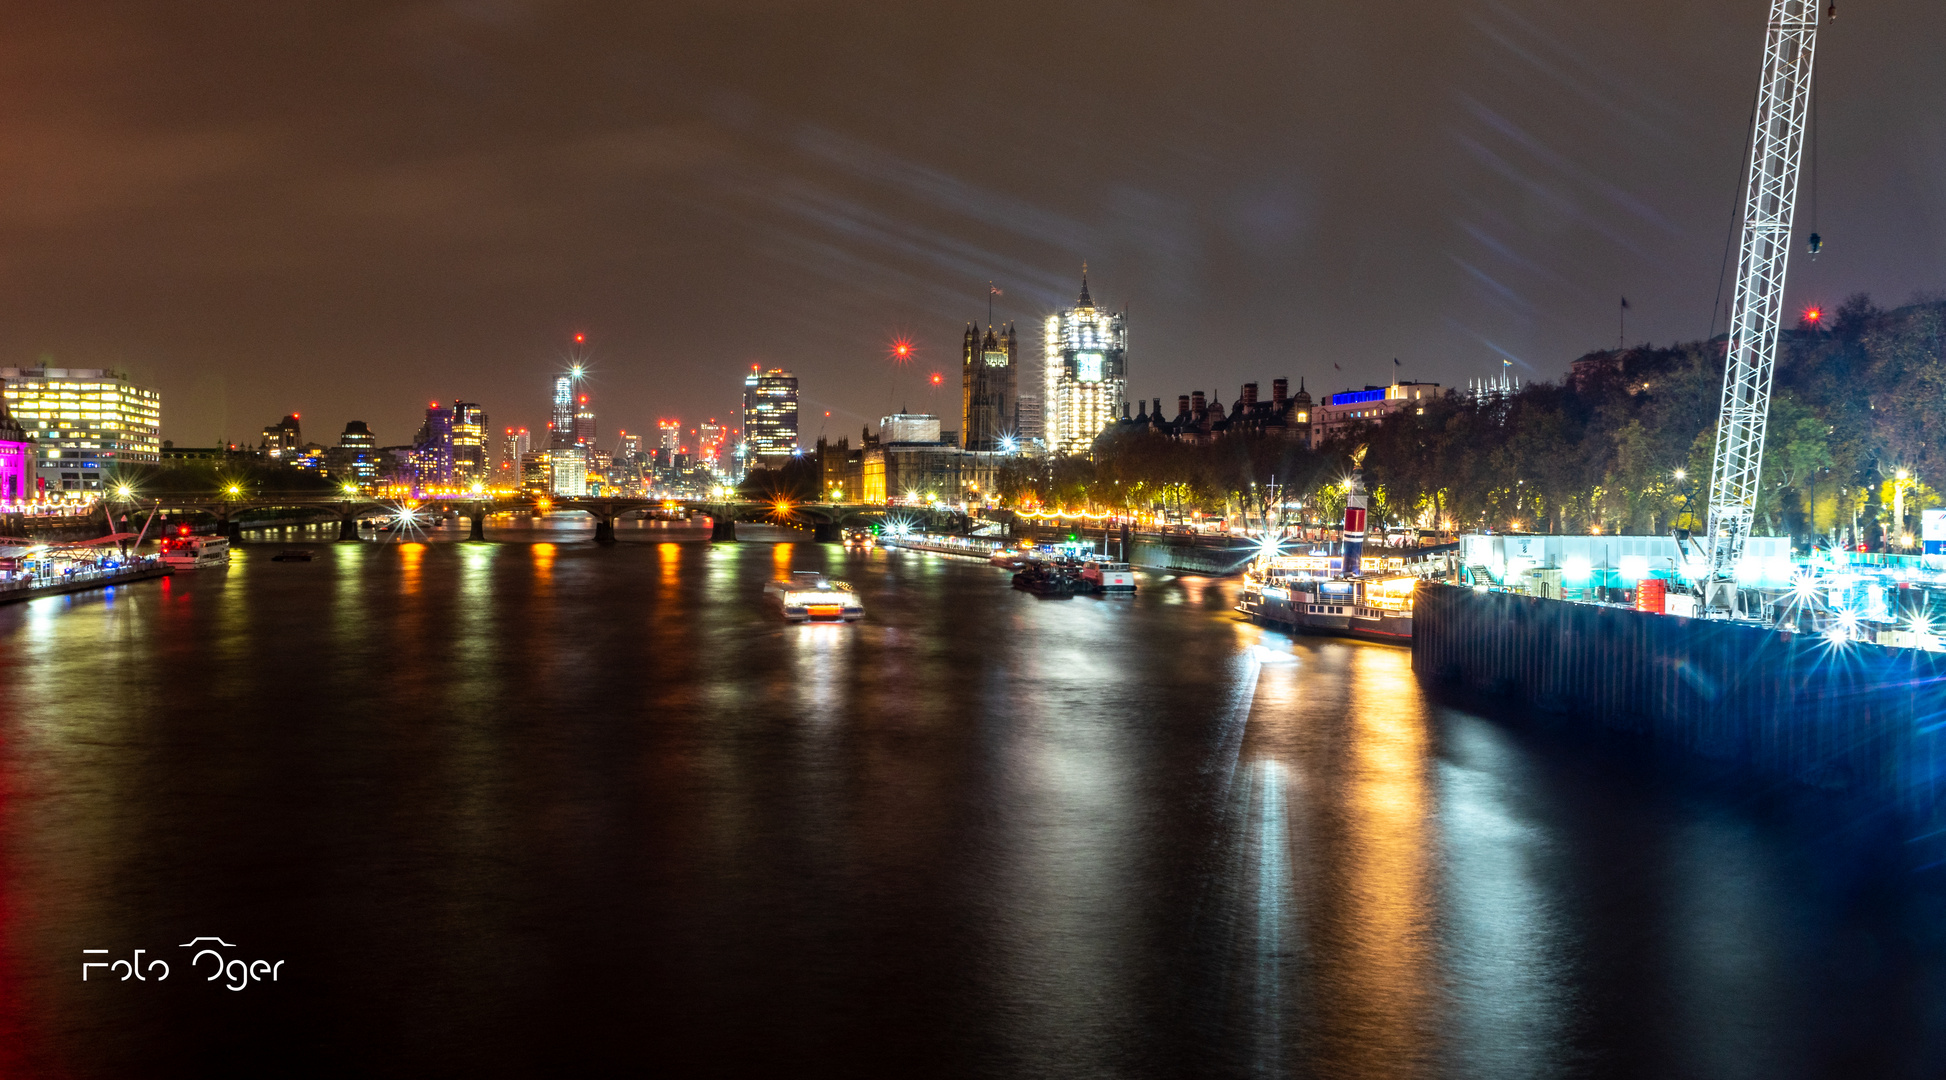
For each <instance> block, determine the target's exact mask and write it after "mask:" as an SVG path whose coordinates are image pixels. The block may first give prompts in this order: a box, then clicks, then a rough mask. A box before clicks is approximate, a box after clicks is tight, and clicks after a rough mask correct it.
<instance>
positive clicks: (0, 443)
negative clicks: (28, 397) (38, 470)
mask: <svg viewBox="0 0 1946 1080" xmlns="http://www.w3.org/2000/svg"><path fill="white" fill-rule="evenodd" d="M35 494H36V492H35V490H34V444H33V442H32V441H30V440H29V439H28V438H27V432H26V431H24V430H23V429H22V428H21V426H20V425H19V424H17V423H15V422H14V418H13V416H12V415H11V414H10V413H8V412H7V404H6V402H4V401H0V504H8V503H21V502H27V501H28V500H30V499H32V498H34V496H35Z"/></svg>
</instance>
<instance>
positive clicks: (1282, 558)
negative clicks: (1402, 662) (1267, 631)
mask: <svg viewBox="0 0 1946 1080" xmlns="http://www.w3.org/2000/svg"><path fill="white" fill-rule="evenodd" d="M1334 563H1335V564H1337V565H1336V566H1334V565H1333V564H1334ZM1342 565H1343V564H1342V562H1341V561H1340V560H1339V559H1337V558H1335V557H1332V556H1323V555H1279V556H1275V557H1272V558H1266V559H1259V560H1258V561H1257V564H1256V565H1254V566H1252V567H1251V568H1250V569H1249V570H1248V571H1246V572H1245V573H1244V575H1243V590H1242V592H1241V594H1240V595H1239V596H1238V597H1237V610H1238V611H1240V612H1242V613H1244V614H1245V615H1248V616H1250V618H1251V621H1253V622H1261V623H1268V624H1270V625H1272V626H1280V627H1285V628H1288V629H1291V630H1296V631H1306V632H1310V633H1319V634H1339V635H1344V636H1346V637H1357V638H1366V639H1369V640H1372V641H1393V642H1409V641H1411V640H1412V590H1413V588H1414V586H1416V585H1417V584H1418V582H1419V579H1418V578H1417V577H1412V576H1401V575H1398V574H1396V573H1394V574H1379V575H1375V576H1371V577H1364V576H1359V577H1346V576H1345V575H1344V574H1343V573H1342V572H1341V571H1340V569H1339V567H1341V566H1342Z"/></svg>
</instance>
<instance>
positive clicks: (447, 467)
mask: <svg viewBox="0 0 1946 1080" xmlns="http://www.w3.org/2000/svg"><path fill="white" fill-rule="evenodd" d="M412 476H413V479H414V481H416V482H417V483H418V485H419V486H420V487H443V486H445V485H448V484H451V483H452V482H453V410H451V409H442V408H440V407H439V402H437V401H435V402H433V403H432V404H431V406H430V407H428V408H427V409H426V422H425V423H424V424H422V425H420V427H419V434H418V436H417V437H416V438H414V439H413V440H412Z"/></svg>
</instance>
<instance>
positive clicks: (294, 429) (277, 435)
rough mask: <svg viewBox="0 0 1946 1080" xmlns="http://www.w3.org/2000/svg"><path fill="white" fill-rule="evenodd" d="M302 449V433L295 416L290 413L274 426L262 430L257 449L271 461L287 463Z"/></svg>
mask: <svg viewBox="0 0 1946 1080" xmlns="http://www.w3.org/2000/svg"><path fill="white" fill-rule="evenodd" d="M303 447H304V431H303V429H302V427H300V426H299V424H298V422H297V414H296V413H291V414H290V415H289V416H286V417H284V418H283V419H282V420H279V421H278V422H276V423H275V424H272V425H270V426H269V427H267V428H264V437H263V441H262V442H260V443H258V444H257V449H258V450H259V451H261V452H262V453H263V456H264V457H266V458H269V459H270V460H272V461H283V462H289V461H290V460H291V459H293V458H295V457H296V456H297V452H298V451H299V450H301V449H302V448H303Z"/></svg>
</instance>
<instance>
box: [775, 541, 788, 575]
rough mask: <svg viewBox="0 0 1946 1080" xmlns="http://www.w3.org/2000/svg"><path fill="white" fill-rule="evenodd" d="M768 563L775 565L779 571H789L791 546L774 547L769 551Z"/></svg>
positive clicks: (780, 545)
mask: <svg viewBox="0 0 1946 1080" xmlns="http://www.w3.org/2000/svg"><path fill="white" fill-rule="evenodd" d="M770 561H771V562H773V563H776V564H777V568H778V569H779V570H789V569H790V568H791V545H790V544H777V545H774V546H773V547H772V548H771V550H770Z"/></svg>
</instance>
